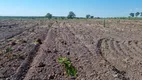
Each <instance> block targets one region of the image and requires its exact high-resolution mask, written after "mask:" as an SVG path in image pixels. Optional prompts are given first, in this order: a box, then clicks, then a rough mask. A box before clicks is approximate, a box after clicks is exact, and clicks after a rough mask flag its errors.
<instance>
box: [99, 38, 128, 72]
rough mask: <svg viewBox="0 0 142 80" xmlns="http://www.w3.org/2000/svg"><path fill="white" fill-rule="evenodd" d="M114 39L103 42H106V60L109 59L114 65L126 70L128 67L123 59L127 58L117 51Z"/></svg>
mask: <svg viewBox="0 0 142 80" xmlns="http://www.w3.org/2000/svg"><path fill="white" fill-rule="evenodd" d="M112 41H113V40H110V39H106V40H105V41H103V43H102V44H104V46H102V48H103V49H102V51H103V52H102V53H103V55H104V57H105V58H106V60H107V61H109V62H110V63H111V64H112V65H113V66H115V67H116V68H118V69H120V70H125V69H126V67H127V66H126V64H125V63H124V61H123V59H125V58H124V57H122V56H121V55H120V54H119V53H118V52H116V50H115V48H114V44H113V42H112Z"/></svg>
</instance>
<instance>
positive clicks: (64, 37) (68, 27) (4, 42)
mask: <svg viewBox="0 0 142 80" xmlns="http://www.w3.org/2000/svg"><path fill="white" fill-rule="evenodd" d="M141 35H142V20H111V19H109V20H106V24H105V25H104V20H101V19H99V20H57V21H55V20H34V19H33V20H32V19H31V20H30V19H29V20H0V80H142V36H141ZM37 42H38V43H37ZM61 56H62V57H67V58H69V59H70V60H71V62H72V64H73V66H74V67H75V68H76V69H77V72H78V75H77V77H76V78H71V77H68V76H67V75H66V74H65V72H64V69H63V66H62V65H61V64H60V63H58V61H57V59H58V58H59V57H61Z"/></svg>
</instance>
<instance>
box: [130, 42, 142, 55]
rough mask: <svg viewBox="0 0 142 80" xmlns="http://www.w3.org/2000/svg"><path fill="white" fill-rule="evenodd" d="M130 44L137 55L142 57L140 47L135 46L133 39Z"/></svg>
mask: <svg viewBox="0 0 142 80" xmlns="http://www.w3.org/2000/svg"><path fill="white" fill-rule="evenodd" d="M131 45H132V47H133V49H135V50H136V52H137V55H139V56H141V57H142V49H141V48H139V47H138V46H137V42H135V41H133V42H131Z"/></svg>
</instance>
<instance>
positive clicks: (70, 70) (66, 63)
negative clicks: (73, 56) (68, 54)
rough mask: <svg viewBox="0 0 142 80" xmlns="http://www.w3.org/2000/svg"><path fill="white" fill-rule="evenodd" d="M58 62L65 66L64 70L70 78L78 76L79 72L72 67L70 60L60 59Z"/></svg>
mask: <svg viewBox="0 0 142 80" xmlns="http://www.w3.org/2000/svg"><path fill="white" fill-rule="evenodd" d="M58 62H59V63H61V64H63V65H64V68H65V70H66V73H67V75H68V76H71V77H76V76H77V70H76V69H75V67H74V66H72V64H71V61H70V60H69V59H68V58H63V57H59V58H58Z"/></svg>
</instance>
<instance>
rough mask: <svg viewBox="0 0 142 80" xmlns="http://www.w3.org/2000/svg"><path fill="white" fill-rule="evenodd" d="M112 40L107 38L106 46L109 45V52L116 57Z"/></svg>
mask: <svg viewBox="0 0 142 80" xmlns="http://www.w3.org/2000/svg"><path fill="white" fill-rule="evenodd" d="M113 41H114V40H113V39H109V40H108V41H107V43H108V47H109V50H110V53H111V54H112V55H113V56H114V57H116V58H118V52H117V51H116V49H115V47H114V44H113Z"/></svg>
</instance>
